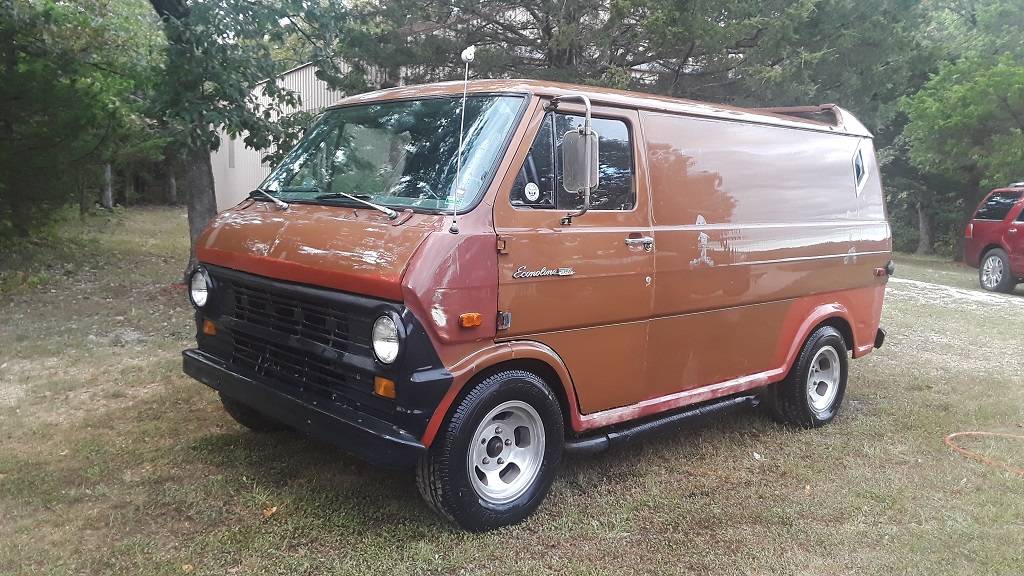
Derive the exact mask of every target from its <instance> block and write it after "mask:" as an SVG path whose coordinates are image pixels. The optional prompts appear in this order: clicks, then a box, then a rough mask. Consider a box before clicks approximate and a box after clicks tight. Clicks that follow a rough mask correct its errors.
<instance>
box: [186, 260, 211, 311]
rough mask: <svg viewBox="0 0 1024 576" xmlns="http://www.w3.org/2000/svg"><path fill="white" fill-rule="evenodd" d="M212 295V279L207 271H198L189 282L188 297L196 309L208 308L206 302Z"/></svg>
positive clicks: (199, 269) (200, 269)
mask: <svg viewBox="0 0 1024 576" xmlns="http://www.w3.org/2000/svg"><path fill="white" fill-rule="evenodd" d="M209 295H210V278H209V277H208V276H207V275H206V270H203V269H202V268H198V269H196V271H195V272H193V273H192V277H191V278H190V279H189V281H188V296H189V298H190V299H191V300H192V304H193V305H194V306H195V307H196V308H202V307H203V306H206V300H207V298H208V297H209Z"/></svg>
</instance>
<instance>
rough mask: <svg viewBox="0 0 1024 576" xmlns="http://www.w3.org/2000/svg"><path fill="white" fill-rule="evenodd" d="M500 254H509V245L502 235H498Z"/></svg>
mask: <svg viewBox="0 0 1024 576" xmlns="http://www.w3.org/2000/svg"><path fill="white" fill-rule="evenodd" d="M498 254H508V245H507V243H506V240H505V239H504V238H502V237H501V236H498Z"/></svg>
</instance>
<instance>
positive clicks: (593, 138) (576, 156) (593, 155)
mask: <svg viewBox="0 0 1024 576" xmlns="http://www.w3.org/2000/svg"><path fill="white" fill-rule="evenodd" d="M563 100H579V101H580V102H583V106H584V107H585V108H586V116H585V117H584V119H583V126H581V127H580V128H579V129H578V130H570V131H568V132H566V133H565V135H564V136H562V187H563V188H565V189H566V190H567V191H569V192H576V193H583V206H582V207H581V208H580V209H579V210H577V211H575V212H570V213H568V214H566V215H565V216H564V217H563V218H562V225H563V226H568V225H570V224H572V219H573V218H575V217H577V216H582V215H584V214H586V213H587V210H590V191H591V190H593V189H594V188H597V184H598V173H599V170H598V163H599V162H598V144H597V140H598V136H597V132H594V129H593V128H591V126H590V111H591V107H590V98H588V97H587V96H586V95H585V94H566V95H564V96H556V97H555V98H553V99H552V100H551V103H550V104H548V106H547V107H546V108H545V109H546V110H549V111H550V110H555V109H557V108H558V104H559V102H561V101H563Z"/></svg>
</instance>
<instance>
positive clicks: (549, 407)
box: [416, 370, 565, 532]
mask: <svg viewBox="0 0 1024 576" xmlns="http://www.w3.org/2000/svg"><path fill="white" fill-rule="evenodd" d="M510 401H519V402H523V403H525V404H527V405H529V406H530V407H531V408H532V409H533V410H534V411H535V412H536V414H537V415H538V416H539V417H540V425H542V426H543V429H544V436H545V439H544V450H543V458H542V459H541V461H540V464H539V470H538V471H537V473H536V476H535V477H534V479H533V481H532V482H531V483H529V484H528V485H527V486H528V487H527V488H525V491H524V492H522V493H521V494H520V495H519V496H518V497H515V499H513V500H511V501H509V502H505V503H493V502H491V501H489V500H488V499H486V498H484V497H483V496H482V495H481V494H480V493H478V492H477V489H476V488H474V482H473V480H474V479H471V478H470V474H471V472H470V469H469V458H470V454H471V452H470V449H471V446H470V443H471V442H472V443H475V442H476V432H477V428H478V427H479V426H480V425H481V423H482V421H483V419H484V418H485V417H487V416H488V414H489V413H490V412H491V411H492V410H494V409H495V408H497V407H499V406H500V405H502V404H504V403H506V402H510ZM500 414H501V413H499V415H500ZM488 434H490V432H488ZM564 440H565V437H564V432H563V423H562V411H561V409H560V408H559V405H558V400H557V399H556V398H555V396H554V394H552V392H551V390H550V388H548V386H547V385H546V384H545V383H544V380H543V379H541V378H540V377H539V376H537V375H536V374H533V373H531V372H526V371H522V370H506V371H502V372H498V373H496V374H493V375H491V376H488V377H487V378H485V379H484V380H482V381H481V382H479V383H478V384H476V385H475V386H474V387H473V388H472V389H471V390H470V391H469V393H468V394H466V395H465V396H464V397H463V398H462V399H461V401H459V402H458V403H457V404H456V405H455V407H454V409H453V410H452V412H451V414H450V416H448V417H447V418H446V419H445V421H444V423H443V424H442V425H441V429H440V430H439V431H438V434H437V437H436V438H435V439H434V441H433V443H432V444H431V446H430V449H429V450H428V451H427V453H426V454H425V455H424V456H423V458H421V459H420V462H419V465H418V466H417V468H416V485H417V486H418V487H419V490H420V494H422V495H423V499H424V500H426V501H427V504H428V505H430V507H431V508H432V509H433V510H434V511H435V512H437V513H438V514H440V515H441V516H443V517H445V518H446V519H448V520H450V521H451V522H454V523H455V524H457V525H459V526H461V527H462V528H464V529H466V530H470V531H473V532H482V531H485V530H493V529H495V528H500V527H502V526H508V525H511V524H515V523H517V522H520V521H521V520H523V519H524V518H526V517H527V516H529V515H530V514H531V513H533V511H534V510H536V509H537V507H538V506H540V503H541V502H543V500H544V497H545V496H547V493H548V490H549V489H550V488H551V482H552V481H553V480H554V476H555V471H556V470H557V468H558V464H559V462H560V461H561V459H562V449H563V447H564ZM516 442H518V437H517V440H516ZM482 444H486V443H482ZM498 444H499V446H498V447H497V449H499V450H503V449H502V448H500V444H501V443H500V442H499V443H498ZM506 445H507V444H506Z"/></svg>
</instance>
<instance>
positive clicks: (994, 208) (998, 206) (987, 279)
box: [964, 182, 1024, 292]
mask: <svg viewBox="0 0 1024 576" xmlns="http://www.w3.org/2000/svg"><path fill="white" fill-rule="evenodd" d="M964 236H965V237H966V239H967V242H966V244H965V249H964V257H965V258H966V260H967V263H968V264H970V265H971V266H974V267H975V268H977V269H978V280H980V281H981V287H982V288H984V289H985V290H992V291H996V292H1013V289H1014V287H1015V286H1016V285H1017V282H1024V182H1019V183H1017V184H1012V185H1011V186H1009V187H1007V188H996V189H995V190H993V191H992V192H989V194H988V196H986V197H985V199H984V200H982V202H981V204H980V205H979V206H978V210H977V211H976V212H975V213H974V219H973V220H971V222H970V224H968V225H967V231H966V232H965V233H964Z"/></svg>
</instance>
